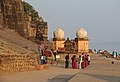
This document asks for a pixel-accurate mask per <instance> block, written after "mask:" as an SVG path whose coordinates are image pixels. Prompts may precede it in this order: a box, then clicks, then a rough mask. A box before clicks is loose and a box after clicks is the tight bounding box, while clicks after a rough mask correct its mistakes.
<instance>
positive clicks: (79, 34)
mask: <svg viewBox="0 0 120 82" xmlns="http://www.w3.org/2000/svg"><path fill="white" fill-rule="evenodd" d="M76 36H77V38H84V39H87V38H88V35H87V31H86V30H84V29H83V28H80V29H79V30H78V31H77V32H76Z"/></svg>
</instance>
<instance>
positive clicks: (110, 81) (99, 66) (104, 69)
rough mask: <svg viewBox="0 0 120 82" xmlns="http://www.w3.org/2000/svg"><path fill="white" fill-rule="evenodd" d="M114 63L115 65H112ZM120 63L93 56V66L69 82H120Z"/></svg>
mask: <svg viewBox="0 0 120 82" xmlns="http://www.w3.org/2000/svg"><path fill="white" fill-rule="evenodd" d="M111 61H114V62H115V64H111ZM119 68H120V61H119V60H117V61H116V60H114V59H108V58H106V57H103V56H99V55H97V54H94V55H92V58H91V65H90V66H88V67H87V68H85V69H83V70H80V72H79V73H78V74H77V75H76V76H74V77H73V78H71V79H70V80H69V81H68V82H80V81H81V82H120V69H119Z"/></svg>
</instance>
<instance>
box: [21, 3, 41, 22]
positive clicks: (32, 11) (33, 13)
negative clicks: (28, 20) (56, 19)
mask: <svg viewBox="0 0 120 82" xmlns="http://www.w3.org/2000/svg"><path fill="white" fill-rule="evenodd" d="M23 7H24V11H25V12H26V13H28V14H30V15H31V16H32V21H33V22H36V21H38V19H39V14H38V12H37V11H36V10H35V9H34V8H33V6H32V5H30V4H29V3H27V2H25V1H23Z"/></svg>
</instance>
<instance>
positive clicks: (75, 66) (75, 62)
mask: <svg viewBox="0 0 120 82" xmlns="http://www.w3.org/2000/svg"><path fill="white" fill-rule="evenodd" d="M77 65H78V64H77V57H76V55H74V60H73V68H74V69H77Z"/></svg>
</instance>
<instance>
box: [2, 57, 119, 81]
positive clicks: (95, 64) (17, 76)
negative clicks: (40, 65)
mask: <svg viewBox="0 0 120 82" xmlns="http://www.w3.org/2000/svg"><path fill="white" fill-rule="evenodd" d="M111 61H112V59H109V58H105V57H100V56H98V55H93V56H92V59H91V65H89V66H88V67H87V68H85V69H82V70H79V69H71V68H69V69H65V68H64V65H61V64H58V65H53V66H49V69H46V70H40V71H30V72H20V73H13V74H9V75H0V82H120V61H117V60H115V64H111Z"/></svg>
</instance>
